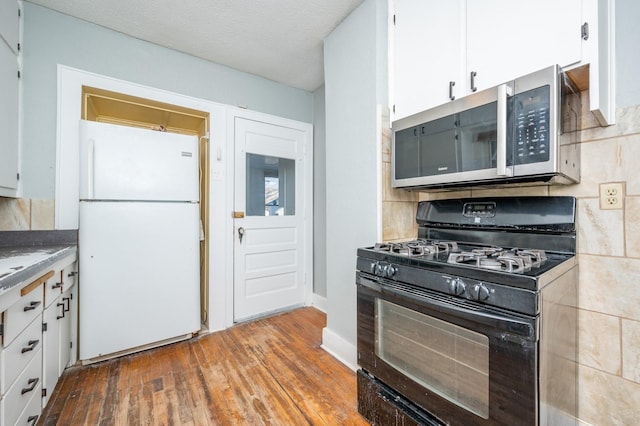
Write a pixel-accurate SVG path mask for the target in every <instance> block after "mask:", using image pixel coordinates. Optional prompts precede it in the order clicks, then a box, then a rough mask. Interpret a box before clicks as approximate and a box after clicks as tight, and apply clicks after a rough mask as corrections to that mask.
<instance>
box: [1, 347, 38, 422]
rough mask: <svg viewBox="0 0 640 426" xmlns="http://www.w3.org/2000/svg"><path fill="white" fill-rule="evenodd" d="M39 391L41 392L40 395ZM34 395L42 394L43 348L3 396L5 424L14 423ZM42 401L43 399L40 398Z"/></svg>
mask: <svg viewBox="0 0 640 426" xmlns="http://www.w3.org/2000/svg"><path fill="white" fill-rule="evenodd" d="M38 392H40V394H39V395H38ZM33 396H36V398H37V397H38V396H40V397H41V396H42V349H40V350H39V351H38V352H37V353H36V356H34V357H33V359H31V361H30V362H29V364H28V365H27V368H25V370H24V371H23V372H22V374H21V375H20V376H19V377H18V379H17V380H16V381H15V383H14V384H13V385H11V387H10V388H9V391H8V392H7V393H6V394H5V395H4V398H2V415H3V416H4V421H3V422H2V424H3V425H14V424H16V420H18V418H19V417H20V415H21V414H22V412H23V411H24V409H25V408H26V406H27V404H28V403H29V401H30V400H31V398H32V397H33ZM38 401H39V402H40V403H42V402H41V400H40V399H39V398H38Z"/></svg>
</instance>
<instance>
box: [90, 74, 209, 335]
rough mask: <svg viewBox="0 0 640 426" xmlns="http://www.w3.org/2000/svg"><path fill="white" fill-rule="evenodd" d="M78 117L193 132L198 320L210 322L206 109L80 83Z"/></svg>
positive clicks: (138, 126) (172, 130)
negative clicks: (196, 158)
mask: <svg viewBox="0 0 640 426" xmlns="http://www.w3.org/2000/svg"><path fill="white" fill-rule="evenodd" d="M81 118H82V119H83V120H88V121H97V122H102V123H109V124H116V125H121V126H130V127H137V128H143V129H150V130H155V131H161V132H170V133H179V134H183V135H195V136H197V137H198V141H199V143H198V145H199V152H200V158H199V169H200V170H199V172H200V173H199V176H200V177H199V180H200V189H199V190H200V225H201V226H200V229H201V238H200V321H201V323H202V324H203V325H204V326H208V324H209V308H208V306H209V235H210V234H209V229H210V223H209V204H210V200H209V187H210V182H209V173H208V171H209V170H210V157H209V143H208V142H209V134H210V133H209V131H210V129H209V123H210V117H209V113H208V112H204V111H199V110H195V109H190V108H185V107H181V106H177V105H171V104H168V103H163V102H158V101H154V100H151V99H144V98H139V97H135V96H131V95H126V94H123V93H117V92H112V91H108V90H104V89H99V88H96V87H89V86H82V109H81Z"/></svg>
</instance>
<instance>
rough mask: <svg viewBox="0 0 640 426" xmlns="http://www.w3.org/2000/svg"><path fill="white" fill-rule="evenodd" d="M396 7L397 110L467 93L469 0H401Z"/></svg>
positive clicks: (398, 112) (399, 112) (413, 108)
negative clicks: (465, 79)
mask: <svg viewBox="0 0 640 426" xmlns="http://www.w3.org/2000/svg"><path fill="white" fill-rule="evenodd" d="M395 12H396V13H395V19H396V25H395V32H394V37H395V43H394V46H395V55H394V59H395V63H394V71H395V78H394V84H395V90H393V93H394V94H395V99H394V103H395V108H396V109H395V116H396V117H406V116H408V115H411V114H413V113H415V112H418V111H422V110H424V109H427V108H429V107H432V106H435V105H439V104H442V103H445V102H447V101H449V100H450V96H451V97H455V96H464V95H465V93H466V87H465V81H464V66H465V58H464V44H465V31H466V30H465V25H464V14H465V0H449V1H442V0H419V1H413V0H397V1H396V8H395ZM450 86H451V93H450V91H449V87H450Z"/></svg>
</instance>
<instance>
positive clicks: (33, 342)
mask: <svg viewBox="0 0 640 426" xmlns="http://www.w3.org/2000/svg"><path fill="white" fill-rule="evenodd" d="M39 342H40V340H29V343H27V347H26V348H22V351H21V353H25V352H29V351H32V350H34V349H35V348H36V346H38V343H39Z"/></svg>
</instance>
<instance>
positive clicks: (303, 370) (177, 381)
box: [39, 308, 368, 426]
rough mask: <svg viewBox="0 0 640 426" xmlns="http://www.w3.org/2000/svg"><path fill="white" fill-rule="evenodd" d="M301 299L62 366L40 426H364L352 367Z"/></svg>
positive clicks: (322, 321) (321, 321)
mask: <svg viewBox="0 0 640 426" xmlns="http://www.w3.org/2000/svg"><path fill="white" fill-rule="evenodd" d="M325 321H326V317H325V315H324V314H323V313H322V312H320V311H318V310H316V309H314V308H301V309H298V310H295V311H293V312H289V313H284V314H280V315H276V316H273V317H269V318H266V319H261V320H257V321H254V322H250V323H245V324H240V325H237V326H235V327H233V328H231V329H229V330H226V331H223V332H218V333H213V334H209V335H205V336H201V337H198V338H194V339H191V340H189V341H185V342H181V343H177V344H174V345H170V346H166V347H163V348H158V349H153V350H149V351H145V352H142V353H138V354H134V355H129V356H126V357H123V358H119V359H115V360H110V361H105V362H102V363H99V364H94V365H89V366H84V367H73V368H69V369H67V370H66V371H65V373H64V374H63V376H62V377H61V379H60V382H59V383H58V386H57V387H56V391H55V392H54V395H53V396H52V398H51V400H50V402H49V404H48V405H47V408H46V409H45V412H44V413H43V415H42V418H41V419H40V422H39V424H41V425H74V426H75V425H198V426H199V425H241V424H247V425H307V424H309V425H346V424H350V425H367V424H368V423H367V421H366V420H365V419H364V418H363V417H361V416H360V415H359V414H358V412H357V405H356V376H355V373H354V372H352V371H351V370H350V369H348V368H347V367H345V366H344V365H343V364H341V363H340V362H339V361H337V360H336V359H335V358H333V357H332V356H331V355H329V354H328V353H327V352H325V351H324V350H322V349H321V348H320V343H321V340H322V338H321V335H322V327H324V326H325Z"/></svg>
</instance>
